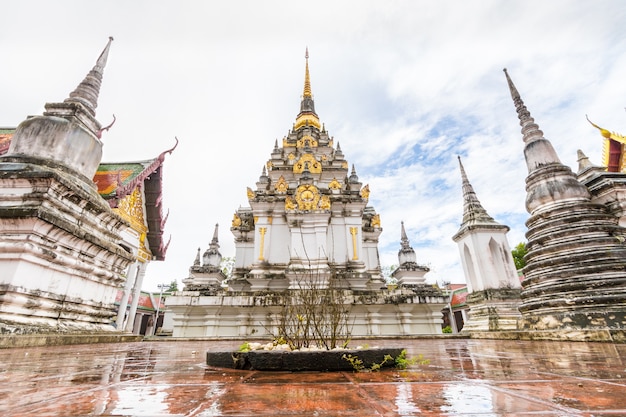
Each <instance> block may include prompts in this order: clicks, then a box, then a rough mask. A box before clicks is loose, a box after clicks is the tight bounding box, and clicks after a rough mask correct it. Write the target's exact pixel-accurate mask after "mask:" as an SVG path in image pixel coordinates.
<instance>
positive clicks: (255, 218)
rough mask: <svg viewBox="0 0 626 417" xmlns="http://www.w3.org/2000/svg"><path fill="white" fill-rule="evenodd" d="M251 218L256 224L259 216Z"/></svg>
mask: <svg viewBox="0 0 626 417" xmlns="http://www.w3.org/2000/svg"><path fill="white" fill-rule="evenodd" d="M253 219H254V224H257V222H258V221H259V216H254V217H253Z"/></svg>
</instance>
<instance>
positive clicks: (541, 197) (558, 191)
mask: <svg viewBox="0 0 626 417" xmlns="http://www.w3.org/2000/svg"><path fill="white" fill-rule="evenodd" d="M504 74H505V76H506V80H507V83H508V84H509V90H510V91H511V97H512V98H513V103H514V104H515V110H516V111H517V115H518V118H519V121H520V126H522V135H523V140H524V144H525V145H524V157H525V158H526V166H527V167H528V177H526V210H527V211H528V212H529V213H531V214H533V213H535V212H536V211H537V210H538V209H543V208H547V207H550V206H552V205H553V204H555V203H556V202H558V201H565V200H570V201H574V200H589V198H590V195H589V190H587V188H586V187H585V186H583V185H582V184H581V183H580V182H578V180H577V178H576V175H574V173H573V172H572V170H571V169H570V168H569V167H567V166H565V165H563V164H562V163H561V161H560V160H559V157H558V156H557V154H556V151H555V150H554V148H553V147H552V143H550V141H549V140H547V139H546V138H544V137H543V132H542V131H541V130H539V126H537V124H536V123H535V120H534V119H533V118H532V117H531V116H530V112H529V111H528V109H526V106H525V105H524V102H523V101H522V98H521V97H520V94H519V92H518V91H517V89H516V88H515V85H514V84H513V81H511V77H509V73H508V72H507V70H506V68H505V69H504Z"/></svg>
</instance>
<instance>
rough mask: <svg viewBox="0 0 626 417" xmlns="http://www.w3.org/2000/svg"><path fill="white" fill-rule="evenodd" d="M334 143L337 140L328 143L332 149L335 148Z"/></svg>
mask: <svg viewBox="0 0 626 417" xmlns="http://www.w3.org/2000/svg"><path fill="white" fill-rule="evenodd" d="M334 143H335V139H330V140H329V141H328V146H330V147H331V148H332V147H333V146H334Z"/></svg>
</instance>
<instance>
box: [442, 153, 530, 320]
mask: <svg viewBox="0 0 626 417" xmlns="http://www.w3.org/2000/svg"><path fill="white" fill-rule="evenodd" d="M459 168H460V170H461V178H462V189H463V221H462V223H461V226H460V228H459V231H458V232H457V233H456V234H455V235H454V236H453V237H452V239H453V240H454V241H455V242H456V243H457V245H458V247H459V252H460V255H461V263H462V265H463V272H464V274H465V280H466V282H467V290H468V293H469V295H468V297H467V304H468V305H469V306H470V312H469V319H468V321H467V322H466V323H465V324H464V326H463V331H465V332H467V331H494V330H515V329H517V325H518V324H517V323H518V319H519V318H520V314H519V311H518V305H519V302H520V298H519V297H520V287H521V284H520V279H519V277H518V275H517V272H516V270H515V264H514V262H513V256H512V255H511V250H510V247H509V242H508V240H507V238H506V234H507V232H508V231H509V228H508V226H505V225H502V224H500V223H498V222H496V221H495V220H494V219H493V218H492V217H491V216H490V215H489V214H488V213H487V211H486V210H485V209H484V208H483V206H482V204H481V203H480V201H479V200H478V197H477V196H476V193H475V192H474V188H473V187H472V185H471V184H470V182H469V180H468V178H467V175H466V173H465V169H464V168H463V163H462V162H461V157H459Z"/></svg>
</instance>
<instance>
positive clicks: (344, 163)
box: [341, 161, 348, 169]
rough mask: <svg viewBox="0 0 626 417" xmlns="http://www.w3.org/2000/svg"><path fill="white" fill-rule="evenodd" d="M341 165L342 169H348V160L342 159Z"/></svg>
mask: <svg viewBox="0 0 626 417" xmlns="http://www.w3.org/2000/svg"><path fill="white" fill-rule="evenodd" d="M341 167H342V168H343V169H348V161H343V162H342V163H341Z"/></svg>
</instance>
